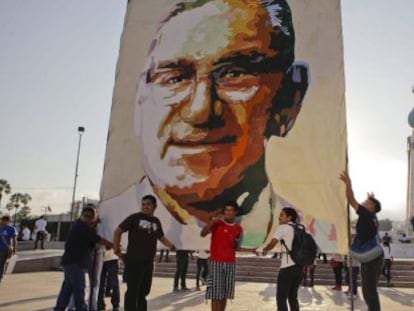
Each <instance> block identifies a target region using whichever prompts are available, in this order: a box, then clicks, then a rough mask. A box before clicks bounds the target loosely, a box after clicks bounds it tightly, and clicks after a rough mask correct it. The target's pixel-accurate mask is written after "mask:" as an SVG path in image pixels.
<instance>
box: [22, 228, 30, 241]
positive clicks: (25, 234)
mask: <svg viewBox="0 0 414 311" xmlns="http://www.w3.org/2000/svg"><path fill="white" fill-rule="evenodd" d="M29 240H30V229H29V228H27V226H23V230H22V241H29Z"/></svg>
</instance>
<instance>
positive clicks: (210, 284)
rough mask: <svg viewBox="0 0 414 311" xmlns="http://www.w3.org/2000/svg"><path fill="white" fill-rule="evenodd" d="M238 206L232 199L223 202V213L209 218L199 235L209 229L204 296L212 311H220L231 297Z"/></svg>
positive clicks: (233, 279)
mask: <svg viewBox="0 0 414 311" xmlns="http://www.w3.org/2000/svg"><path fill="white" fill-rule="evenodd" d="M238 209H239V206H238V205H237V203H236V202H227V203H226V206H225V207H224V215H220V216H218V217H217V218H215V219H211V220H210V221H209V222H208V223H207V225H206V226H205V227H204V228H203V230H201V236H202V237H205V236H206V235H207V234H208V233H210V232H211V244H210V269H209V275H208V278H207V291H206V299H211V300H212V302H211V310H212V311H224V310H225V309H226V303H227V299H233V298H234V285H235V272H236V250H239V249H240V248H239V247H238V240H239V239H240V237H241V235H242V231H243V229H242V227H241V226H240V225H239V224H237V223H236V215H237V212H238Z"/></svg>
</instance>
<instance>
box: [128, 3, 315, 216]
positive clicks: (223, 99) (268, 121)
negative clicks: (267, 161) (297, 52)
mask: <svg viewBox="0 0 414 311" xmlns="http://www.w3.org/2000/svg"><path fill="white" fill-rule="evenodd" d="M293 50H294V31H293V26H292V21H291V16H290V10H289V7H288V6H287V4H286V2H285V1H241V0H214V1H206V0H204V1H201V0H199V1H188V2H185V3H181V4H179V5H177V7H176V9H175V10H174V11H172V13H171V14H170V15H169V16H168V17H167V18H165V19H164V20H163V21H162V22H161V23H160V26H159V28H158V31H157V34H156V38H155V39H154V41H153V44H152V46H151V47H150V51H149V55H148V61H147V68H146V70H145V72H144V74H143V75H142V78H141V81H140V83H139V87H138V91H137V98H138V101H137V108H136V109H139V112H140V113H139V116H140V117H139V120H135V122H136V123H138V127H139V131H140V139H141V145H142V152H143V166H144V170H145V172H146V174H147V177H148V178H149V180H150V182H151V184H152V185H153V186H154V191H155V192H156V193H157V195H158V196H159V197H160V198H161V200H162V199H163V198H164V204H165V205H166V207H167V208H169V207H171V206H172V205H174V204H176V205H179V206H181V207H182V208H183V209H184V210H186V212H187V213H189V214H192V215H196V216H197V217H198V218H200V219H206V218H207V217H209V216H210V215H211V214H212V213H214V211H215V208H219V207H220V206H222V204H220V203H221V202H220V200H225V201H227V200H229V199H233V200H237V198H238V197H239V196H241V195H243V194H244V193H246V192H247V193H248V192H249V191H251V190H249V187H250V188H255V187H259V188H260V187H261V188H263V187H264V185H265V184H266V183H267V179H266V176H265V175H266V174H265V172H264V159H263V158H264V152H265V143H266V139H267V138H268V137H269V136H271V135H278V136H284V135H286V134H287V132H288V131H289V130H290V128H291V127H292V126H293V124H294V122H295V119H296V116H297V114H298V112H299V110H300V106H301V102H302V99H303V96H304V94H305V92H306V88H307V69H306V68H305V67H304V66H301V67H294V66H293V65H292V64H293V59H294V52H293ZM304 81H305V82H304ZM294 82H297V83H296V84H295V83H294ZM295 85H297V87H295ZM149 116H150V117H149ZM258 191H260V189H258ZM229 196H232V197H229ZM168 202H171V204H168ZM215 203H217V204H215ZM174 208H175V207H171V209H172V210H173V209H174ZM185 214H186V213H179V212H178V213H177V212H174V213H173V215H174V216H175V217H176V218H177V219H178V220H179V221H181V222H185Z"/></svg>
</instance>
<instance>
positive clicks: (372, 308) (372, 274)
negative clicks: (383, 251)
mask: <svg viewBox="0 0 414 311" xmlns="http://www.w3.org/2000/svg"><path fill="white" fill-rule="evenodd" d="M383 265H384V255H381V256H379V257H378V258H376V259H374V260H372V261H370V262H366V263H361V285H362V286H361V287H362V295H363V296H364V300H365V303H366V304H367V306H368V311H381V305H380V301H379V296H378V292H377V284H378V280H379V277H380V274H381V270H382V267H383Z"/></svg>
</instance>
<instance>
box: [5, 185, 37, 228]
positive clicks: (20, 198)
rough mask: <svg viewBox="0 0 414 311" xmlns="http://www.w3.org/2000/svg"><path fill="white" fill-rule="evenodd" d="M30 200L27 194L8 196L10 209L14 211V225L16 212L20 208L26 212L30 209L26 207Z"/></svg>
mask: <svg viewBox="0 0 414 311" xmlns="http://www.w3.org/2000/svg"><path fill="white" fill-rule="evenodd" d="M31 200H32V197H31V196H30V195H29V194H28V193H25V194H23V193H19V192H18V193H13V194H12V195H11V196H10V203H11V204H12V207H13V208H14V209H15V211H14V224H16V220H17V218H16V217H17V210H18V209H19V208H20V207H21V206H22V207H24V208H25V210H26V211H27V210H28V209H29V211H30V207H29V206H28V203H29V202H30V201H31Z"/></svg>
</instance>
